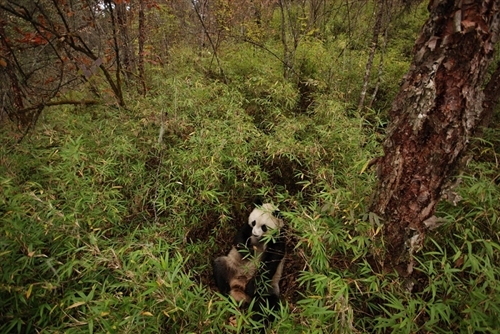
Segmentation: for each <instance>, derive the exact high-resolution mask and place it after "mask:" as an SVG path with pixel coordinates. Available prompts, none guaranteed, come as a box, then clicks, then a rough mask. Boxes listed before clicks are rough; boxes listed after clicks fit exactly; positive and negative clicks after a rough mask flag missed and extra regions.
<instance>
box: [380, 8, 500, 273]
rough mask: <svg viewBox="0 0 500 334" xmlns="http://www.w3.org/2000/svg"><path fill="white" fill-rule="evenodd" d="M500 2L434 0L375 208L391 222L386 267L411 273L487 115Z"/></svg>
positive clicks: (398, 107) (395, 112)
mask: <svg viewBox="0 0 500 334" xmlns="http://www.w3.org/2000/svg"><path fill="white" fill-rule="evenodd" d="M499 2H500V1H499V0H433V1H430V4H429V10H430V17H429V19H428V21H427V22H426V24H425V25H424V26H423V28H422V32H421V34H420V37H419V38H418V40H417V42H416V43H415V47H414V55H415V56H414V59H413V61H412V64H411V67H410V70H409V72H408V74H407V75H406V77H405V81H404V83H403V85H402V87H401V89H400V92H399V94H398V96H397V97H396V99H395V101H394V103H393V105H392V108H391V111H390V117H391V122H390V126H389V129H388V134H387V138H386V140H385V142H384V156H383V157H381V158H380V159H379V160H378V170H377V173H378V174H377V176H378V178H379V182H378V185H377V188H376V190H375V196H374V201H373V203H372V206H371V211H372V212H374V213H375V214H377V215H378V216H379V217H381V218H382V219H383V221H384V233H383V237H384V243H385V247H386V254H385V257H384V259H383V263H384V265H385V266H386V268H390V269H397V270H398V272H399V273H400V274H403V275H406V274H409V273H411V271H412V261H411V253H412V251H413V249H414V248H415V247H417V246H418V245H421V243H422V240H423V238H424V235H425V232H426V222H429V221H432V219H429V218H431V217H432V216H433V214H434V211H435V208H436V204H437V203H438V201H439V199H440V196H441V190H442V188H443V185H444V183H445V181H446V179H447V178H448V177H449V176H450V174H451V172H452V171H453V169H454V168H455V167H456V165H457V161H458V159H459V157H460V155H461V153H462V152H464V150H465V148H466V146H467V143H468V140H469V137H470V135H471V134H472V132H473V130H474V129H475V127H476V125H477V121H478V119H479V117H480V115H481V112H482V102H483V92H482V89H481V85H482V83H483V78H484V74H485V71H486V68H487V65H488V64H489V63H490V60H491V57H492V56H493V44H494V43H495V42H496V40H497V39H498V28H499V17H498V14H499V8H498V7H499Z"/></svg>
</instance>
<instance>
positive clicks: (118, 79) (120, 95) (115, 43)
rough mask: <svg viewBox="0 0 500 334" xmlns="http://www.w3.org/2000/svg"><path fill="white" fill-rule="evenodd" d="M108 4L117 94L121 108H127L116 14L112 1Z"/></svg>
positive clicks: (108, 0)
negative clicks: (123, 91)
mask: <svg viewBox="0 0 500 334" xmlns="http://www.w3.org/2000/svg"><path fill="white" fill-rule="evenodd" d="M107 3H108V9H109V15H110V16H111V27H112V30H113V46H114V51H115V57H116V73H115V74H116V93H117V98H118V104H119V105H120V106H121V107H124V106H125V101H124V100H123V93H122V81H121V75H120V73H121V70H122V66H121V59H120V48H119V47H118V38H117V31H116V23H115V14H114V11H113V6H112V5H111V0H107Z"/></svg>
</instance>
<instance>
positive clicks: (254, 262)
mask: <svg viewBox="0 0 500 334" xmlns="http://www.w3.org/2000/svg"><path fill="white" fill-rule="evenodd" d="M282 227H283V220H282V219H281V218H280V215H279V211H278V210H277V208H276V207H275V206H273V205H272V204H270V203H266V204H263V205H262V206H259V207H256V208H255V209H254V210H253V211H252V212H251V213H250V215H249V217H248V222H247V223H246V224H244V225H243V226H242V227H241V228H240V229H239V231H238V233H237V234H236V237H235V241H234V244H233V247H232V249H231V251H230V252H229V254H228V255H227V256H220V257H218V258H216V259H215V260H214V263H213V267H214V278H215V281H216V283H217V287H218V288H219V290H220V292H221V293H223V294H226V295H230V296H231V297H233V298H234V299H235V300H236V301H237V302H240V301H244V302H245V303H250V302H251V300H252V298H254V297H259V299H260V302H262V303H264V302H265V301H267V304H269V305H271V306H272V307H274V306H275V305H276V304H277V303H278V302H279V294H280V289H279V281H280V279H281V275H282V273H283V262H284V255H285V241H284V237H283V231H281V228H282ZM276 229H278V231H276V232H277V233H276V234H274V235H273V236H272V237H271V238H265V235H266V234H268V233H270V232H271V231H273V230H276ZM266 239H267V240H266ZM261 280H263V281H264V283H265V284H269V288H265V289H262V287H261V286H259V285H261Z"/></svg>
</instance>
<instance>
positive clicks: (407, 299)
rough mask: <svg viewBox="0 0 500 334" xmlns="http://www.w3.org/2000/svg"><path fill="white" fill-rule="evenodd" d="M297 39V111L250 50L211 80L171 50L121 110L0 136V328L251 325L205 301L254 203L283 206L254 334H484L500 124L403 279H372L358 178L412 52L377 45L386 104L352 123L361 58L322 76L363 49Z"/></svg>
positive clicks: (374, 248) (368, 182)
mask: <svg viewBox="0 0 500 334" xmlns="http://www.w3.org/2000/svg"><path fill="white" fill-rule="evenodd" d="M339 43H340V42H339ZM410 43H411V42H410ZM301 46H302V49H299V50H298V54H297V59H298V61H299V62H302V63H303V67H302V69H303V72H302V73H303V75H304V77H306V78H308V80H309V81H307V82H308V85H310V87H309V89H308V90H307V99H303V97H304V96H303V94H305V92H306V91H304V90H300V89H299V88H298V86H297V85H296V84H294V83H293V82H291V81H286V80H284V79H283V78H282V73H281V64H280V63H279V62H277V61H275V60H273V58H272V57H271V56H270V55H269V54H267V53H266V52H265V51H263V50H260V49H257V48H254V47H252V46H249V45H247V46H246V47H241V46H238V47H230V46H227V48H228V49H227V50H224V53H223V54H225V55H227V56H226V57H225V58H224V57H222V61H223V64H224V67H225V75H226V79H227V80H226V82H225V83H224V82H223V81H221V80H218V78H217V77H214V76H213V75H211V74H213V73H211V72H209V71H207V69H208V68H209V66H210V65H209V64H210V62H211V61H212V58H211V56H210V55H209V54H205V55H204V54H197V55H195V54H193V53H191V52H190V51H188V50H186V49H183V48H178V49H175V50H172V59H174V60H175V62H172V63H171V64H170V65H168V66H166V67H165V68H160V67H155V66H151V68H150V69H149V73H150V76H151V80H150V92H149V94H148V95H147V96H146V97H139V96H136V95H135V94H134V93H131V92H129V93H128V94H129V96H127V97H126V98H127V99H128V100H129V101H134V102H132V103H129V106H128V108H127V109H123V108H116V107H114V106H112V105H98V106H90V107H80V106H66V107H65V106H58V107H53V108H50V109H47V110H46V111H45V112H44V113H43V114H42V117H41V118H40V119H39V121H38V124H37V126H36V129H35V130H34V131H33V132H31V133H30V134H29V135H28V136H27V137H26V138H24V140H23V141H21V142H20V143H19V144H16V140H17V139H18V137H17V136H18V133H17V132H16V130H15V129H14V128H12V129H10V130H5V131H3V132H2V134H1V135H0V136H1V137H0V138H1V141H2V145H1V148H0V222H1V224H0V261H1V266H0V332H2V333H16V332H17V333H61V332H64V333H104V332H106V333H139V332H140V333H243V332H252V331H254V330H255V331H257V330H259V328H260V327H261V326H262V325H261V324H258V323H255V322H254V321H253V320H252V317H251V312H248V311H247V310H245V309H244V308H240V307H238V305H236V304H235V303H234V302H231V301H229V300H228V299H226V298H223V297H222V296H221V295H220V294H219V293H218V292H217V290H216V288H215V285H214V282H213V280H212V277H211V261H212V259H214V258H215V257H217V256H220V255H222V254H224V253H226V252H227V251H228V250H229V247H230V244H231V241H232V238H233V236H234V233H235V232H236V228H237V226H239V225H241V223H242V222H244V221H245V220H246V218H247V215H248V214H249V212H250V211H251V210H252V208H253V199H255V198H261V199H264V200H266V201H270V202H273V203H274V204H276V205H278V206H279V207H280V209H281V211H282V212H283V215H284V217H285V221H286V232H287V255H286V265H285V270H284V277H283V280H282V282H281V289H282V292H283V295H282V307H281V308H280V309H279V310H278V311H277V314H276V320H275V321H274V323H272V324H271V326H270V327H269V328H268V329H267V332H268V333H389V332H395V333H459V332H461V333H479V332H485V333H496V331H497V329H498V328H500V320H499V319H500V317H499V315H500V302H499V300H500V299H499V296H500V285H499V283H498V282H499V280H500V255H499V254H500V235H499V232H498V231H500V221H499V218H498V217H499V216H500V207H499V205H498V203H499V200H500V189H499V186H498V183H499V180H500V176H499V174H498V170H499V169H498V154H499V153H500V152H499V151H498V148H499V147H500V146H499V144H500V143H499V140H498V138H500V136H499V131H498V129H495V128H492V129H488V130H486V131H485V133H484V135H483V137H482V138H481V139H479V138H478V139H475V140H474V142H473V145H472V146H471V147H472V148H471V150H470V153H471V159H470V161H469V163H468V165H467V166H466V168H465V169H464V170H462V171H460V176H459V179H460V181H461V182H460V184H459V186H458V187H457V188H456V190H455V191H457V192H458V194H455V195H456V196H459V197H455V198H454V199H460V200H459V201H458V202H457V203H456V205H454V204H452V203H450V202H446V201H443V203H441V204H440V206H439V209H438V212H437V214H436V215H437V217H438V218H439V222H440V223H441V225H440V226H438V227H437V228H435V229H434V230H432V231H431V232H429V234H428V235H427V236H426V242H425V245H424V247H423V248H422V249H420V250H418V252H416V253H415V257H414V272H413V274H412V275H410V276H408V277H398V276H397V275H396V274H394V273H390V272H386V271H384V270H383V269H382V268H380V266H379V264H378V262H377V259H378V258H380V255H381V254H382V252H383V250H384V245H383V244H381V243H380V241H379V240H380V239H379V238H377V237H378V236H379V234H380V233H381V227H382V225H381V224H382V223H381V222H380V221H378V220H377V218H376V217H374V216H373V215H370V214H369V213H367V207H368V206H369V204H370V196H371V194H372V191H373V188H374V184H375V171H374V170H373V169H371V168H369V167H368V165H369V162H370V160H371V159H372V158H374V157H376V156H378V155H380V154H381V152H380V143H381V141H382V140H383V136H384V127H385V124H386V122H387V119H386V116H385V112H384V108H387V104H389V103H390V99H391V98H392V97H393V96H394V94H395V89H396V88H395V87H396V84H395V83H396V82H398V80H400V78H401V76H402V74H403V73H404V71H405V70H406V66H407V65H408V59H404V57H401V56H399V55H398V53H397V52H396V51H397V50H399V49H398V47H399V46H397V45H396V46H394V49H390V50H389V51H388V53H389V58H390V57H393V58H390V59H392V60H393V61H390V62H389V63H390V64H391V65H390V66H388V69H387V79H386V80H387V85H386V86H385V88H386V89H387V100H386V101H379V105H378V108H375V109H370V110H367V111H362V112H361V111H356V109H355V108H353V104H354V103H352V102H350V100H349V96H351V95H352V96H354V95H356V94H355V93H356V92H357V91H351V89H352V87H353V86H355V85H354V83H355V82H359V80H360V79H361V76H362V73H361V72H362V71H361V70H359V68H361V66H362V65H359V66H357V67H356V66H353V65H352V63H351V64H350V65H349V66H339V68H338V71H337V73H335V76H334V78H333V79H331V80H330V79H327V78H330V77H329V76H328V75H330V74H331V73H330V74H328V71H329V69H328V68H327V66H326V65H325V64H331V63H335V62H340V63H341V62H342V61H344V62H346V61H349V62H355V61H359V64H362V61H363V60H364V59H365V58H363V55H361V54H359V55H357V57H358V58H356V57H351V58H343V59H338V58H336V57H333V56H331V57H330V56H329V55H333V54H334V53H333V52H331V50H328V49H325V48H324V46H323V45H322V43H320V42H318V41H314V40H313V39H311V40H309V41H304V43H303V44H301ZM391 52H393V54H392V55H391ZM354 55H355V54H354V53H353V56H354ZM344 64H345V63H344ZM130 91H132V90H130ZM68 94H72V96H78V95H79V94H82V93H81V92H68ZM301 94H302V95H301ZM304 101H306V102H307V103H305V102H304ZM304 103H305V104H304ZM5 129H7V127H6V128H5Z"/></svg>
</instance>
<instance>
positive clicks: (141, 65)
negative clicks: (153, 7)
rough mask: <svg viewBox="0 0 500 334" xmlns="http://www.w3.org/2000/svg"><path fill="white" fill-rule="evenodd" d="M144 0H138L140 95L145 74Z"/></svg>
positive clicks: (143, 89)
mask: <svg viewBox="0 0 500 334" xmlns="http://www.w3.org/2000/svg"><path fill="white" fill-rule="evenodd" d="M144 1H145V0H139V64H138V66H139V79H140V80H141V86H142V95H144V96H145V95H146V91H147V90H146V75H145V73H144V43H145V42H146V18H145V15H144V10H145V8H144V7H145V6H144Z"/></svg>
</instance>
